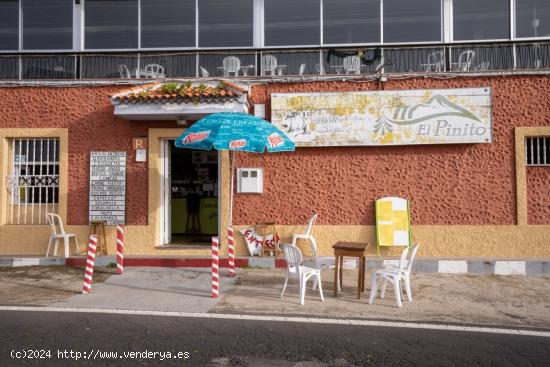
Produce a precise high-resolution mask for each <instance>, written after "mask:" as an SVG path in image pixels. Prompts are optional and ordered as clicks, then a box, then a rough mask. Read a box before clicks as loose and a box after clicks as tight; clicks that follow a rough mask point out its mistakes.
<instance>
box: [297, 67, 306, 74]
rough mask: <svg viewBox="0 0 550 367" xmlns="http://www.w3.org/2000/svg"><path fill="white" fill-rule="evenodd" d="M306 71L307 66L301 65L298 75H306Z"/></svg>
mask: <svg viewBox="0 0 550 367" xmlns="http://www.w3.org/2000/svg"><path fill="white" fill-rule="evenodd" d="M305 71H306V64H300V69H298V75H300V76H301V75H304V73H305Z"/></svg>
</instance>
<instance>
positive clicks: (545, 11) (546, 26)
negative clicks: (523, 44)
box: [516, 0, 550, 37]
mask: <svg viewBox="0 0 550 367" xmlns="http://www.w3.org/2000/svg"><path fill="white" fill-rule="evenodd" d="M516 37H550V1H548V0H516Z"/></svg>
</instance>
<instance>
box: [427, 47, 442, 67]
mask: <svg viewBox="0 0 550 367" xmlns="http://www.w3.org/2000/svg"><path fill="white" fill-rule="evenodd" d="M425 65H426V72H430V71H435V72H442V71H443V69H444V66H445V54H444V52H443V51H434V52H431V53H430V54H429V55H428V63H427V64H425Z"/></svg>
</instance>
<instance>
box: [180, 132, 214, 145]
mask: <svg viewBox="0 0 550 367" xmlns="http://www.w3.org/2000/svg"><path fill="white" fill-rule="evenodd" d="M208 135H210V130H208V131H201V132H198V133H191V134H189V135H187V136H186V137H185V139H183V141H182V142H181V143H182V144H191V143H196V142H198V141H203V140H204V139H206V138H208Z"/></svg>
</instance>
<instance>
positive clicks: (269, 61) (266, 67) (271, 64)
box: [262, 55, 277, 75]
mask: <svg viewBox="0 0 550 367" xmlns="http://www.w3.org/2000/svg"><path fill="white" fill-rule="evenodd" d="M262 70H263V73H264V75H268V74H267V73H271V75H275V71H276V70H277V58H276V57H275V56H273V55H263V56H262Z"/></svg>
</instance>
